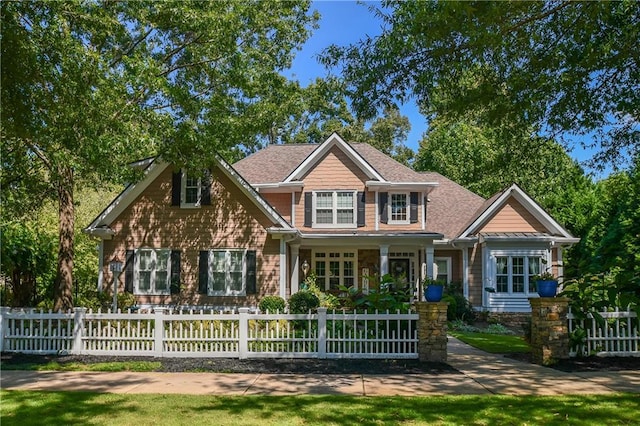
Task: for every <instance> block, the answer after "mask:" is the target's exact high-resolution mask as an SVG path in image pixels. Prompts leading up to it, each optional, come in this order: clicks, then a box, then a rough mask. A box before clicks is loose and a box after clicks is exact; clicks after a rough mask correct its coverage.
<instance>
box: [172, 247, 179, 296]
mask: <svg viewBox="0 0 640 426" xmlns="http://www.w3.org/2000/svg"><path fill="white" fill-rule="evenodd" d="M171 294H180V250H171Z"/></svg>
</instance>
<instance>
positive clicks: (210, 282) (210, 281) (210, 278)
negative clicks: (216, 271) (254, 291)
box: [207, 248, 248, 297]
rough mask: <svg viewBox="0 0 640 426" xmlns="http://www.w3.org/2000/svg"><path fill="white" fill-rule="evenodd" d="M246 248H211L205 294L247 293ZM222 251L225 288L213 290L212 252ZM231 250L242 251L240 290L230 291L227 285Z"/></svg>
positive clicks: (234, 294)
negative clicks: (223, 254)
mask: <svg viewBox="0 0 640 426" xmlns="http://www.w3.org/2000/svg"><path fill="white" fill-rule="evenodd" d="M247 251H248V250H247V249H235V248H220V249H211V250H209V254H208V265H207V273H208V274H209V276H208V279H207V296H226V297H228V296H246V295H247V261H246V259H247ZM214 252H224V253H225V268H224V269H225V273H226V275H225V282H224V284H225V289H224V291H222V290H218V291H214V290H213V253H214ZM231 252H235V253H242V290H239V291H237V290H236V291H231V290H229V288H228V287H227V284H228V283H229V280H228V278H229V275H228V274H229V273H230V272H231V255H230V253H231Z"/></svg>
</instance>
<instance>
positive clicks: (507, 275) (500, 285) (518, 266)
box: [495, 256, 541, 294]
mask: <svg viewBox="0 0 640 426" xmlns="http://www.w3.org/2000/svg"><path fill="white" fill-rule="evenodd" d="M540 262H541V257H540V256H496V258H495V267H496V269H495V271H496V273H495V278H496V292H498V293H519V294H528V293H535V291H536V283H535V281H534V279H533V277H534V276H535V275H538V274H539V273H540Z"/></svg>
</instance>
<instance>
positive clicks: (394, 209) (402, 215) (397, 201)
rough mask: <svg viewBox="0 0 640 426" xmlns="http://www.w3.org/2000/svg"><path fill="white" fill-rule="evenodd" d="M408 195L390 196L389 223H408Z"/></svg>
mask: <svg viewBox="0 0 640 426" xmlns="http://www.w3.org/2000/svg"><path fill="white" fill-rule="evenodd" d="M408 198H409V195H408V194H391V202H390V203H389V223H402V224H405V223H409V200H408Z"/></svg>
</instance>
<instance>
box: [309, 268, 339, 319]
mask: <svg viewBox="0 0 640 426" xmlns="http://www.w3.org/2000/svg"><path fill="white" fill-rule="evenodd" d="M316 279H317V276H316V274H315V272H314V271H311V272H309V275H307V278H306V279H305V280H304V282H303V283H302V285H301V288H302V289H303V290H309V291H310V292H312V293H313V294H315V295H316V297H317V298H318V300H319V301H320V307H322V308H327V309H329V310H331V309H337V308H339V307H340V299H338V298H337V297H336V296H334V295H333V294H331V293H327V292H324V291H322V290H321V289H320V287H318V284H317V282H316Z"/></svg>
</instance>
